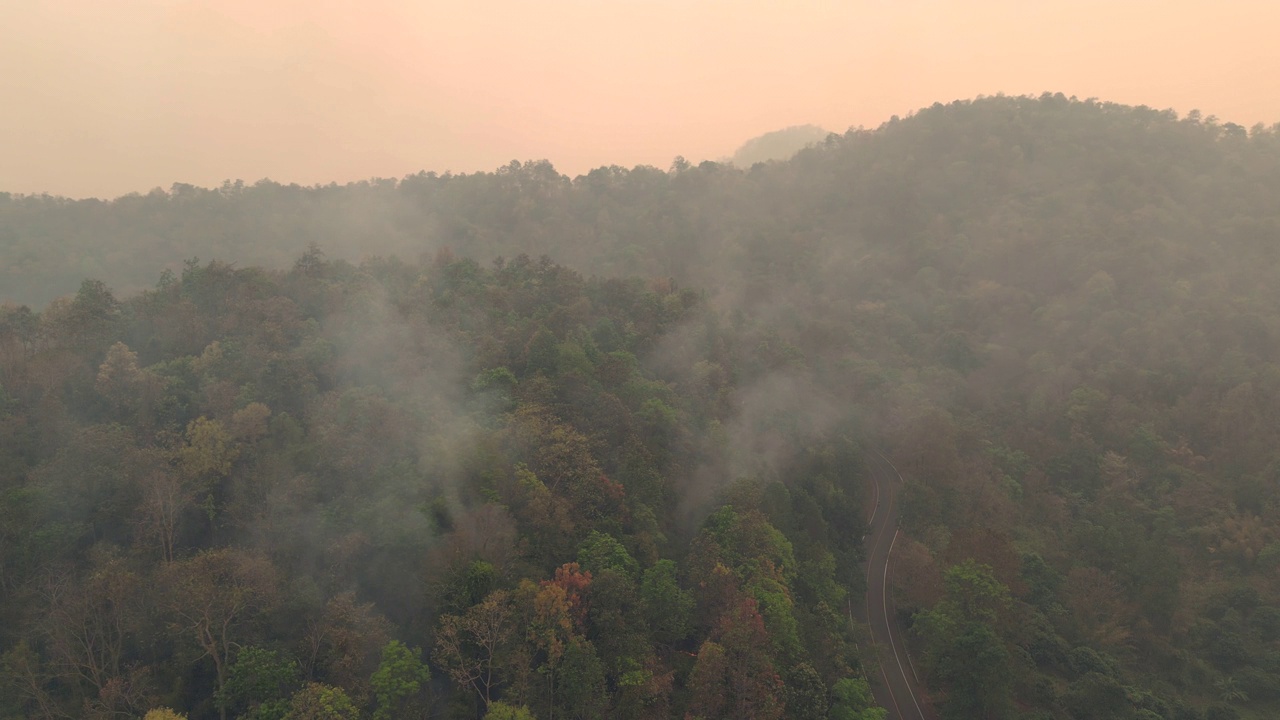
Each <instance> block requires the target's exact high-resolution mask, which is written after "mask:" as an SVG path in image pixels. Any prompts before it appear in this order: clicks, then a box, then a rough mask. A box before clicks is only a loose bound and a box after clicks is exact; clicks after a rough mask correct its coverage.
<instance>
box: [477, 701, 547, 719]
mask: <svg viewBox="0 0 1280 720" xmlns="http://www.w3.org/2000/svg"><path fill="white" fill-rule="evenodd" d="M484 720H536V718H534V716H533V713H531V712H529V708H527V707H525V706H524V705H508V704H507V703H504V702H493V703H489V711H488V712H486V713H485V714H484Z"/></svg>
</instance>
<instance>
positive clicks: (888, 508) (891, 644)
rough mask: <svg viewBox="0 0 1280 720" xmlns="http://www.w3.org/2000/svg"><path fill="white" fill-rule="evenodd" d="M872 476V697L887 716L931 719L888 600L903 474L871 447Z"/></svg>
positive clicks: (869, 564)
mask: <svg viewBox="0 0 1280 720" xmlns="http://www.w3.org/2000/svg"><path fill="white" fill-rule="evenodd" d="M867 460H868V475H869V476H870V479H871V501H872V502H871V518H870V529H869V530H868V531H867V537H866V544H867V598H866V609H867V626H868V627H869V628H870V630H871V640H872V642H873V643H874V644H875V653H876V659H877V660H878V661H879V664H880V668H879V673H878V675H879V677H871V678H870V680H871V689H872V692H873V693H874V695H875V698H876V702H878V703H879V704H880V705H881V707H884V708H887V709H888V710H889V719H890V720H936V719H937V717H938V716H937V714H936V713H935V712H934V711H933V708H932V707H930V706H929V703H928V698H927V696H926V695H925V693H924V689H923V687H922V686H921V685H920V682H919V680H918V679H917V678H916V676H915V670H914V669H913V667H912V665H911V658H910V657H909V656H908V655H907V648H906V644H905V643H904V642H903V637H902V628H901V627H899V625H898V624H897V621H896V619H895V618H894V615H893V606H892V604H891V603H890V602H889V558H890V556H891V554H892V552H893V547H894V545H895V544H896V543H897V540H898V490H899V489H900V488H901V487H902V476H901V475H899V474H898V471H897V469H896V468H894V467H893V464H892V463H890V462H889V459H888V458H886V457H885V456H883V455H881V454H880V453H878V452H875V451H872V452H871V453H870V455H869V456H868V457H867Z"/></svg>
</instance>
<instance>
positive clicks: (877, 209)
mask: <svg viewBox="0 0 1280 720" xmlns="http://www.w3.org/2000/svg"><path fill="white" fill-rule="evenodd" d="M1278 144H1280V136H1278V135H1277V131H1276V130H1275V129H1274V128H1272V129H1270V130H1268V129H1264V128H1254V129H1253V130H1251V131H1248V132H1246V131H1245V130H1244V129H1243V128H1240V127H1239V126H1235V125H1230V124H1226V125H1222V124H1218V123H1216V122H1212V121H1211V119H1210V120H1203V119H1201V118H1199V117H1198V116H1194V115H1193V116H1192V117H1189V118H1184V119H1181V120H1179V119H1178V118H1177V117H1175V116H1174V114H1173V113H1171V112H1168V111H1164V112H1162V111H1156V110H1150V109H1146V108H1132V107H1126V106H1118V105H1109V104H1100V103H1095V102H1075V101H1071V100H1067V99H1065V98H1062V97H1061V96H1057V97H1049V96H1046V97H1043V98H1040V99H1030V98H988V99H984V100H978V101H973V102H962V103H953V104H951V105H947V106H943V105H935V106H934V107H932V108H929V109H926V110H922V111H920V112H919V113H917V114H916V115H914V116H912V117H909V118H907V119H905V120H897V119H895V120H893V121H891V122H889V123H886V124H885V125H883V126H881V127H880V128H878V129H876V130H870V131H860V130H854V131H850V132H848V133H846V134H845V135H844V136H834V137H830V138H829V139H828V142H827V143H826V144H825V145H824V146H823V147H818V148H815V149H810V150H808V151H805V152H804V153H802V154H801V155H800V156H799V157H797V158H795V159H794V160H792V161H790V162H785V163H773V164H766V165H761V166H756V167H753V168H751V169H749V170H736V169H734V168H732V167H731V166H727V165H719V164H714V163H703V164H702V165H699V166H696V167H689V166H687V165H685V164H684V163H683V161H681V160H679V159H677V161H676V162H675V163H674V164H673V166H672V168H671V170H670V171H669V172H662V171H659V170H658V169H655V168H650V167H637V168H633V169H630V170H627V169H625V168H619V167H608V168H599V169H597V170H594V171H592V172H590V173H588V174H586V175H583V176H579V177H577V178H574V179H572V180H571V179H569V178H567V177H564V176H562V175H560V174H558V173H557V172H556V171H555V170H554V168H552V167H551V166H550V165H548V164H546V163H545V162H543V163H525V164H524V165H520V164H518V163H512V165H510V166H508V167H504V168H502V169H500V170H498V171H497V172H493V173H476V174H472V175H448V174H446V175H443V176H437V175H436V174H434V173H423V174H419V175H415V176H410V177H406V178H404V179H402V180H399V181H396V180H372V181H369V182H363V183H354V184H349V185H345V186H339V185H329V186H324V187H301V186H297V185H288V186H284V185H279V184H277V183H273V182H270V181H266V180H264V181H261V182H258V183H256V184H253V185H244V184H242V183H240V182H236V183H230V182H228V183H224V185H223V186H222V187H221V188H216V189H209V190H206V189H201V188H195V187H192V186H188V185H174V186H173V187H172V188H171V189H170V191H169V192H163V191H161V190H158V189H157V190H156V191H153V192H152V193H149V194H147V195H130V196H126V197H122V198H118V199H116V200H112V201H101V200H69V199H65V198H54V197H47V196H17V195H8V194H4V193H0V301H4V300H8V301H12V302H17V303H26V304H32V305H43V304H44V303H46V302H48V301H49V300H51V299H52V298H54V297H57V296H59V295H64V294H68V293H72V292H75V290H76V288H77V287H79V283H80V280H81V279H83V278H84V277H93V278H96V279H99V280H102V281H104V282H106V283H107V284H108V285H110V286H111V287H113V288H115V289H116V290H117V291H118V292H133V291H136V290H140V289H144V288H150V287H152V286H153V285H154V284H155V281H156V278H157V277H158V276H159V273H160V271H161V269H165V268H167V269H169V270H171V271H172V272H174V273H178V272H180V271H181V269H182V264H183V262H185V261H187V260H189V259H191V258H193V257H200V258H204V259H206V260H207V259H219V260H224V261H227V262H234V263H237V264H239V265H242V266H254V265H257V266H264V267H270V268H277V269H284V268H287V267H289V265H290V264H291V263H292V262H293V260H294V259H295V258H296V257H297V256H298V255H300V254H301V253H302V252H304V251H305V249H306V248H307V247H308V245H309V244H311V243H315V244H317V245H319V246H320V247H321V248H322V249H323V250H324V251H325V252H326V253H327V254H328V255H329V257H330V258H333V259H345V260H351V261H355V260H359V259H360V258H362V257H367V256H375V255H381V256H387V255H392V254H395V255H398V256H400V257H402V258H403V259H406V260H412V259H416V258H418V257H420V256H422V255H423V253H427V254H429V253H431V252H434V251H435V250H436V249H438V248H440V247H450V248H452V249H453V251H454V252H456V253H458V254H460V255H462V256H465V257H472V258H474V259H476V260H477V261H479V262H481V263H487V262H489V261H490V260H492V259H493V258H494V257H497V256H499V255H503V256H507V257H511V256H514V255H516V254H519V253H526V254H529V255H531V256H533V257H536V256H538V255H540V254H547V255H550V256H551V257H553V258H555V259H556V260H557V261H559V262H563V263H567V264H569V265H571V266H572V267H574V268H575V269H577V270H579V271H580V272H583V273H587V274H597V275H612V276H618V275H629V274H637V273H638V274H643V275H653V276H662V277H668V276H673V277H675V278H676V279H677V280H680V281H682V282H685V283H687V284H698V283H704V281H705V279H706V277H707V276H706V273H707V272H708V271H709V270H710V269H715V270H716V271H718V272H720V271H725V270H733V271H736V272H737V273H739V274H741V273H743V272H749V271H750V269H751V267H753V265H752V263H756V264H758V263H759V262H761V261H768V260H769V258H768V257H767V253H765V254H764V255H763V256H762V253H761V251H762V249H763V248H761V247H760V246H769V247H771V248H775V249H776V250H777V252H779V253H784V254H786V255H788V256H791V257H792V258H794V259H793V260H790V261H789V262H795V260H800V259H803V260H811V259H814V256H815V255H819V256H820V257H819V258H818V259H825V258H826V255H827V254H829V253H837V254H839V253H845V254H849V253H859V252H863V251H864V249H865V248H864V244H866V245H867V246H869V247H873V248H878V247H883V246H885V245H892V246H894V248H895V250H894V255H895V257H896V258H901V260H902V261H903V262H904V263H908V266H909V267H910V266H918V265H919V264H924V265H928V266H933V267H935V268H937V269H939V270H940V271H945V270H946V269H947V267H948V263H951V264H955V263H958V262H961V261H964V262H967V263H970V265H971V266H979V265H978V263H981V262H983V261H986V260H988V259H991V258H990V257H989V256H990V255H991V254H993V253H995V254H997V255H1000V256H1001V257H1004V258H1006V260H1007V261H1008V262H1006V263H1005V265H1004V266H1003V267H1002V268H990V269H989V270H988V269H987V266H986V265H981V267H983V268H984V270H988V271H990V272H996V271H997V270H1004V271H1007V272H1009V273H1012V276H1014V277H1021V278H1022V280H1021V284H1023V285H1026V286H1032V287H1039V286H1040V283H1041V282H1042V281H1043V280H1044V279H1045V278H1044V277H1041V274H1042V273H1035V274H1031V273H1028V272H1027V271H1029V270H1035V269H1038V268H1039V269H1042V268H1046V267H1047V268H1050V269H1051V270H1052V271H1053V272H1051V273H1050V274H1055V275H1057V276H1059V278H1060V280H1059V282H1066V281H1070V280H1074V279H1075V278H1074V277H1073V276H1071V275H1070V274H1064V273H1060V272H1057V271H1059V270H1063V269H1066V270H1072V271H1075V272H1080V271H1082V270H1081V268H1080V267H1079V266H1080V265H1082V264H1084V265H1087V264H1089V262H1092V261H1093V258H1092V256H1093V254H1094V253H1096V252H1114V247H1113V246H1112V245H1110V244H1109V243H1108V241H1120V240H1136V241H1148V242H1151V241H1153V238H1160V239H1162V240H1163V241H1164V243H1166V244H1169V243H1172V247H1169V248H1168V249H1167V251H1168V252H1181V253H1191V254H1192V255H1193V257H1192V258H1185V260H1186V261H1187V262H1191V261H1192V260H1194V259H1198V258H1199V256H1200V255H1202V254H1203V255H1206V256H1208V255H1214V254H1220V253H1219V250H1218V248H1217V247H1216V246H1215V243H1227V244H1226V245H1223V246H1222V250H1230V251H1231V252H1232V253H1237V254H1238V253H1239V251H1240V250H1241V247H1242V246H1257V245H1265V244H1266V242H1265V239H1266V238H1267V237H1269V235H1268V234H1269V233H1273V232H1274V230H1275V225H1274V223H1275V222H1276V215H1277V213H1280V210H1277V209H1276V203H1275V202H1273V193H1272V192H1271V190H1272V189H1273V188H1274V187H1275V183H1276V182H1278V181H1280V179H1278V177H1277V173H1280V169H1277V166H1278V165H1280V160H1278V159H1277V154H1278V153H1280V150H1278V149H1277V146H1278ZM957 236H962V237H960V238H959V242H958V243H957V242H956V241H957ZM1015 241H1016V242H1015ZM1043 243H1050V244H1052V246H1053V247H1055V248H1058V249H1057V250H1055V251H1054V253H1065V254H1066V257H1065V258H1064V257H1061V256H1059V255H1056V254H1052V253H1045V252H1044V248H1042V247H1041V245H1042V244H1043ZM1104 246H1105V249H1104ZM1019 253H1024V254H1026V255H1035V256H1037V257H1039V258H1040V259H1041V260H1043V262H1044V264H1043V265H1040V266H1035V265H1031V266H1027V265H1026V263H1027V262H1028V261H1027V260H1026V259H1025V258H1021V257H1011V256H1017V255H1018V254H1019ZM857 257H860V256H857ZM1167 259H1168V260H1169V261H1170V262H1177V260H1176V259H1175V258H1172V257H1170V258H1167ZM1063 260H1067V261H1069V265H1068V267H1066V268H1063V267H1062V265H1061V263H1062V261H1063ZM757 269H760V270H763V269H764V268H757ZM716 279H717V280H718V279H721V278H716ZM1057 287H1058V286H1056V285H1055V286H1054V288H1053V289H1056V288H1057Z"/></svg>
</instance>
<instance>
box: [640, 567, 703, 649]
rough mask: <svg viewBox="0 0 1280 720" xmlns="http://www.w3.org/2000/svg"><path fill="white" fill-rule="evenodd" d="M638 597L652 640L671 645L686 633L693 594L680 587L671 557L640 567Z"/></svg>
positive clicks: (689, 624) (690, 620)
mask: <svg viewBox="0 0 1280 720" xmlns="http://www.w3.org/2000/svg"><path fill="white" fill-rule="evenodd" d="M640 600H641V602H642V603H643V604H644V612H645V618H646V619H647V620H648V623H649V631H650V632H651V633H652V634H653V639H654V640H656V641H658V642H660V643H663V644H664V645H675V644H676V643H679V642H681V641H682V640H684V639H685V638H686V637H688V636H689V632H690V630H691V622H692V616H693V598H692V597H690V596H689V594H688V593H686V592H685V591H684V590H682V589H680V584H679V583H678V582H677V581H676V564H675V562H674V561H671V560H659V561H658V562H656V563H654V566H653V567H651V568H649V569H648V570H645V571H644V578H643V580H642V581H641V583H640Z"/></svg>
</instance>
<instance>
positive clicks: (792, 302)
mask: <svg viewBox="0 0 1280 720" xmlns="http://www.w3.org/2000/svg"><path fill="white" fill-rule="evenodd" d="M1277 198H1280V126H1277V127H1273V128H1270V129H1268V128H1262V127H1258V128H1253V129H1249V130H1245V129H1243V128H1240V127H1238V126H1234V125H1230V124H1220V123H1218V122H1216V121H1214V120H1213V119H1212V118H1209V119H1205V118H1201V117H1199V116H1198V115H1192V116H1191V117H1187V118H1178V117H1176V116H1175V115H1174V114H1173V113H1171V112H1162V111H1155V110H1150V109H1147V108H1132V107H1124V106H1118V105H1110V104H1101V103H1096V102H1080V101H1075V100H1069V99H1067V98H1064V97H1062V96H1050V95H1046V96H1043V97H1040V98H1005V97H998V98H987V99H981V100H977V101H972V102H959V103H953V104H950V105H945V106H943V105H935V106H934V107H932V108H929V109H925V110H922V111H920V112H918V113H916V114H914V115H913V116H911V117H908V118H906V119H895V120H893V121H891V122H889V123H886V124H885V125H883V126H881V127H880V128H878V129H875V130H871V131H851V132H849V133H846V134H845V135H843V136H831V137H829V138H828V139H827V140H826V141H825V142H824V143H822V144H821V145H820V146H816V147H812V148H809V149H807V150H804V151H802V152H801V153H800V154H798V155H797V156H796V157H794V158H793V159H791V160H789V161H786V162H775V163H765V164H758V165H755V166H753V167H752V168H750V169H748V170H739V169H735V168H732V167H729V166H725V165H719V164H714V163H703V164H701V165H698V166H689V165H688V164H686V163H684V162H683V161H679V160H677V162H676V163H674V164H673V166H672V168H671V169H670V170H668V171H660V170H657V169H653V168H644V167H640V168H634V169H631V170H626V169H623V168H601V169H598V170H595V171H593V172H591V173H589V174H587V175H585V176H581V177H578V178H574V179H569V178H565V177H563V176H561V175H559V174H557V173H556V172H555V171H554V169H553V168H551V166H549V165H547V164H545V163H528V164H523V165H521V164H512V165H511V166H509V167H507V168H503V169H501V170H499V171H498V172H496V173H481V174H475V175H465V176H464V175H457V176H435V175H419V176H414V177H409V178H405V179H403V180H400V181H379V182H371V183H363V184H355V185H349V186H342V187H339V186H331V187H326V188H300V187H284V186H280V185H275V184H271V183H259V184H257V185H254V186H251V187H243V186H239V185H227V186H225V187H223V188H221V189H217V190H201V189H196V188H189V187H175V188H174V190H173V192H171V193H163V192H157V193H153V194H150V195H146V196H133V197H126V198H121V199H118V200H115V201H111V202H100V201H70V200H63V199H53V198H43V197H18V196H0V254H2V256H0V283H2V284H0V295H3V296H4V297H8V298H10V299H12V300H14V301H18V302H28V303H31V305H32V306H31V307H26V306H20V305H13V304H8V305H4V306H2V307H0V439H3V443H0V654H3V660H2V662H0V717H15V718H17V717H39V718H57V717H67V716H71V717H101V718H106V717H131V716H139V715H141V714H142V713H143V712H144V711H146V710H148V709H151V708H155V707H158V706H161V705H164V706H168V707H172V708H175V709H176V710H178V711H180V712H182V713H185V714H188V715H189V716H190V717H192V718H209V717H219V716H220V715H221V716H225V717H241V716H243V717H257V718H265V717H284V716H286V715H288V716H289V717H296V718H304V717H363V716H371V717H376V718H384V717H406V718H409V717H428V716H431V717H439V716H446V717H459V718H473V717H481V716H483V715H484V714H485V713H488V714H489V715H490V716H491V717H493V718H495V719H496V718H503V717H537V718H542V719H543V720H551V719H552V718H569V717H577V718H599V717H620V718H659V717H687V718H704V719H705V720H711V719H712V718H782V717H788V718H841V719H846V718H861V719H862V720H867V719H869V718H878V717H881V711H880V710H878V709H877V708H874V707H871V706H870V697H869V695H868V687H867V685H866V682H865V680H864V678H866V677H868V676H870V677H872V678H874V677H875V675H874V672H875V668H874V667H872V666H870V664H869V663H870V661H871V657H872V656H871V655H870V654H868V653H866V652H865V645H866V642H867V640H866V633H865V629H864V628H862V627H861V626H860V624H859V623H858V622H856V619H857V617H859V616H858V614H857V612H856V611H857V605H856V602H854V601H853V600H852V598H857V597H859V596H860V593H861V591H862V589H863V588H862V586H861V583H862V573H861V570H860V562H861V558H862V553H863V552H864V550H863V548H862V547H861V546H860V538H861V536H862V534H863V532H864V529H865V526H864V522H865V518H866V517H867V514H866V511H867V503H868V500H867V497H866V495H865V491H866V485H867V483H866V470H865V467H866V461H865V460H866V458H868V457H869V456H870V454H871V453H873V452H883V453H884V454H885V455H886V456H887V457H889V458H890V459H892V461H893V462H894V464H895V465H896V466H897V467H898V468H899V469H901V471H902V473H903V475H904V476H905V477H906V480H907V486H906V488H905V490H904V492H903V494H902V504H903V508H904V514H905V516H904V518H903V535H902V536H901V537H900V538H899V539H898V540H897V543H896V545H895V550H894V557H895V569H894V576H893V584H894V587H893V593H894V596H895V600H896V603H897V607H898V610H899V614H900V616H901V618H902V619H903V620H904V621H905V622H906V623H907V624H908V625H909V626H910V628H911V640H910V642H911V644H912V649H913V652H914V655H913V657H914V658H915V663H916V667H917V668H918V669H919V671H920V673H921V675H922V677H923V678H924V679H925V681H926V683H927V684H928V685H929V687H930V689H931V691H932V693H933V695H934V699H935V701H936V704H937V705H938V707H940V708H941V710H942V713H943V716H944V717H946V718H956V719H960V718H1035V719H1037V720H1048V719H1050V718H1053V719H1055V720H1067V719H1073V720H1086V719H1094V718H1099V719H1101V718H1115V719H1118V720H1152V719H1153V718H1162V719H1164V720H1225V719H1229V718H1268V717H1275V716H1276V715H1277V714H1280V529H1278V528H1280V494H1278V493H1280V363H1277V352H1278V351H1280V345H1278V340H1280V284H1278V283H1277V282H1276V281H1277V267H1278V264H1277V259H1278V258H1277V255H1278V254H1280V202H1277V201H1276V199H1277ZM195 256H200V257H203V258H205V260H204V261H199V260H194V259H192V258H194V257H195ZM534 258H539V259H534ZM164 270H168V272H162V271H164ZM86 276H87V277H89V278H91V279H89V280H85V277H86ZM77 288H78V290H77ZM63 294H65V296H64V297H61V298H60V299H55V300H52V301H50V299H51V298H52V297H53V296H54V295H63ZM215 627H217V628H222V629H224V630H225V632H212V631H211V628H215ZM860 647H862V648H863V650H861V651H860V650H859V648H860ZM318 708H325V711H327V712H330V713H331V714H329V715H322V714H319V713H320V712H321V710H320V709H318ZM308 713H310V714H308ZM334 713H336V714H334ZM522 713H523V714H522Z"/></svg>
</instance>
